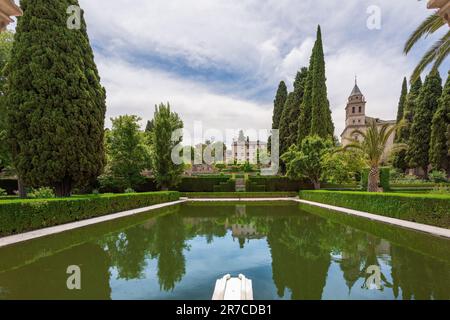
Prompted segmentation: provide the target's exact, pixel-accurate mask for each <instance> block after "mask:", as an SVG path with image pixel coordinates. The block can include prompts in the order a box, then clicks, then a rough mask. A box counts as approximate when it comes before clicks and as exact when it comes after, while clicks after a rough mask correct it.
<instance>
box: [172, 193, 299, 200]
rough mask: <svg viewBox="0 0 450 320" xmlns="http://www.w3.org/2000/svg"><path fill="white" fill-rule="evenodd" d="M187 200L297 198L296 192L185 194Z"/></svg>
mask: <svg viewBox="0 0 450 320" xmlns="http://www.w3.org/2000/svg"><path fill="white" fill-rule="evenodd" d="M181 195H182V196H184V197H188V198H224V199H226V198H230V199H231V198H236V199H239V198H288V197H295V196H297V193H296V192H194V193H190V192H185V193H182V194H181Z"/></svg>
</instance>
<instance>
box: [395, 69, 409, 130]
mask: <svg viewBox="0 0 450 320" xmlns="http://www.w3.org/2000/svg"><path fill="white" fill-rule="evenodd" d="M407 95H408V82H407V81H406V77H405V78H403V84H402V92H401V94H400V99H399V101H398V108H397V123H400V121H401V120H402V119H403V111H404V109H405V102H406V96H407Z"/></svg>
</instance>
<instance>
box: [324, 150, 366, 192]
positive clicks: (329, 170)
mask: <svg viewBox="0 0 450 320" xmlns="http://www.w3.org/2000/svg"><path fill="white" fill-rule="evenodd" d="M323 166H324V171H323V174H322V180H323V181H327V182H330V183H338V184H342V183H352V182H355V181H357V180H359V179H357V177H358V175H359V174H360V173H361V171H362V169H363V168H364V167H365V162H364V158H363V156H362V154H361V153H360V152H358V151H354V150H349V151H347V152H344V153H337V152H335V151H331V152H327V153H326V154H325V155H324V157H323Z"/></svg>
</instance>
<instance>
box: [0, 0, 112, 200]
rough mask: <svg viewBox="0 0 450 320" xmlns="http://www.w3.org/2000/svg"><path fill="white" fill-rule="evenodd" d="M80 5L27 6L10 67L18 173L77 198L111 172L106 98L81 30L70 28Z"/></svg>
mask: <svg viewBox="0 0 450 320" xmlns="http://www.w3.org/2000/svg"><path fill="white" fill-rule="evenodd" d="M69 5H78V1H77V0H59V1H40V0H22V1H21V7H22V9H23V12H24V13H23V17H20V18H19V19H18V23H17V28H16V34H15V41H14V43H13V48H12V52H11V60H10V63H9V64H8V67H7V73H6V75H7V77H8V80H7V85H8V91H7V94H6V97H5V104H6V106H7V123H8V140H9V143H10V145H11V150H12V156H13V161H14V167H15V169H16V170H17V172H18V174H19V176H20V177H22V178H23V179H24V182H25V183H26V184H27V185H29V186H51V187H53V188H55V190H56V194H57V195H58V196H69V195H70V194H71V190H72V188H73V187H74V186H81V185H84V184H86V183H89V182H91V181H93V180H95V179H96V178H97V176H98V175H99V174H100V173H101V172H102V171H103V167H104V164H105V155H104V150H103V138H104V118H105V112H106V103H105V99H106V94H105V90H104V88H103V87H101V85H100V78H99V75H98V71H97V67H96V65H95V62H94V55H93V51H92V48H91V46H90V44H89V39H88V35H87V32H86V23H85V20H84V16H83V15H82V16H81V28H80V29H69V28H67V14H66V10H67V8H68V7H69Z"/></svg>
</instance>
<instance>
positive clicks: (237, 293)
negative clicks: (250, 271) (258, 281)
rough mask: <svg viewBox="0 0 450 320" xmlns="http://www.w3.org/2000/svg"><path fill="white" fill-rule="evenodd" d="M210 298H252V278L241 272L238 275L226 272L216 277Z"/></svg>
mask: <svg viewBox="0 0 450 320" xmlns="http://www.w3.org/2000/svg"><path fill="white" fill-rule="evenodd" d="M212 300H253V288H252V280H250V279H247V278H246V277H245V276H244V275H243V274H240V275H239V276H238V277H231V276H230V275H229V274H227V275H225V276H223V277H222V278H221V279H217V281H216V287H215V288H214V293H213V296H212Z"/></svg>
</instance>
